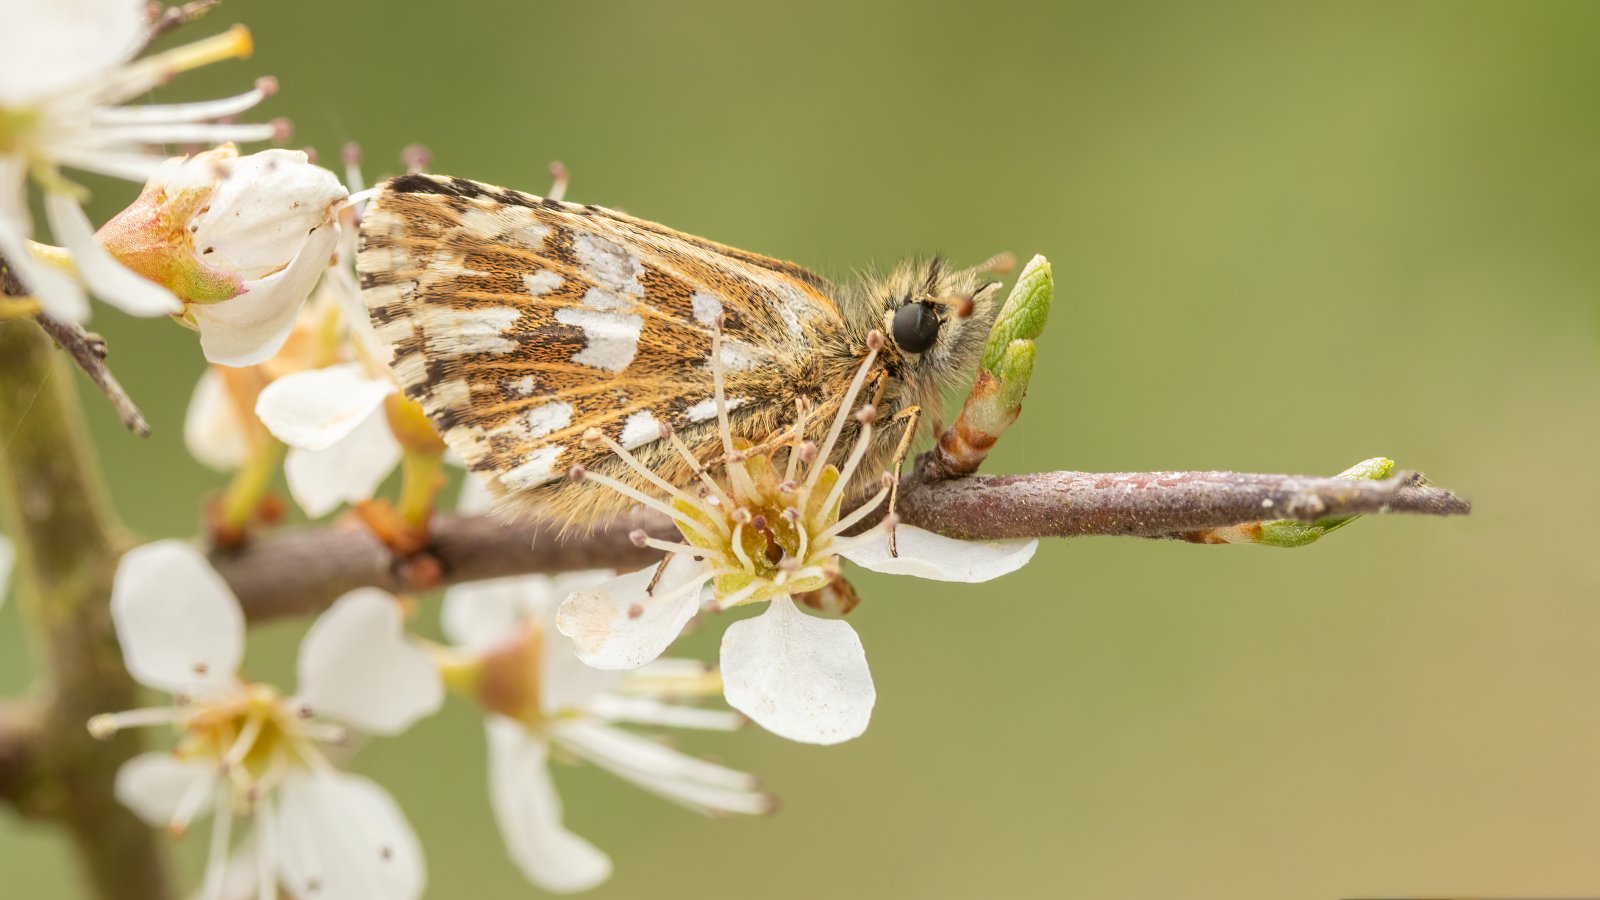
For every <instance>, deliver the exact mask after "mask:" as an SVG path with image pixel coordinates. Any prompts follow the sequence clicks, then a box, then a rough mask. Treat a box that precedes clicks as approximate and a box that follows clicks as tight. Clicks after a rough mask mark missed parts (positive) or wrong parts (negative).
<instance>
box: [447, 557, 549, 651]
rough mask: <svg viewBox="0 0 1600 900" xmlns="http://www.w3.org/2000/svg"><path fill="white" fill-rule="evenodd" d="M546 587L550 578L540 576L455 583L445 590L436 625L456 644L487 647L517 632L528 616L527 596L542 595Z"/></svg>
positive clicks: (477, 648) (475, 649) (481, 649)
mask: <svg viewBox="0 0 1600 900" xmlns="http://www.w3.org/2000/svg"><path fill="white" fill-rule="evenodd" d="M549 589H550V580H549V579H548V578H547V577H545V576H543V575H525V576H516V577H512V578H491V579H489V580H488V581H473V582H469V583H467V584H458V585H455V586H454V587H451V588H449V589H448V590H446V591H445V592H444V604H443V606H441V607H440V609H439V627H440V629H441V630H443V631H444V636H445V637H447V638H449V639H450V642H451V643H453V644H455V645H456V646H458V647H462V648H464V649H467V650H473V651H483V650H487V649H489V648H491V647H493V646H495V645H496V644H499V643H500V642H502V641H505V640H508V639H510V638H512V637H515V636H516V635H517V634H518V633H520V632H521V631H522V629H523V627H524V626H525V625H526V623H527V619H528V606H527V601H528V597H529V595H530V594H536V595H542V594H544V593H545V592H547V591H549Z"/></svg>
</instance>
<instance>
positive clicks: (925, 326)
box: [892, 303, 939, 353]
mask: <svg viewBox="0 0 1600 900" xmlns="http://www.w3.org/2000/svg"><path fill="white" fill-rule="evenodd" d="M892 331H893V332H894V342H895V344H896V345H898V346H899V347H900V349H901V350H904V351H905V352H907V353H922V352H923V351H925V350H927V349H928V348H929V347H932V346H933V342H934V341H936V340H938V339H939V317H938V316H937V315H934V312H933V307H931V306H929V305H928V304H926V303H907V304H906V305H905V306H902V307H900V309H898V310H896V311H895V314H894V327H893V329H892Z"/></svg>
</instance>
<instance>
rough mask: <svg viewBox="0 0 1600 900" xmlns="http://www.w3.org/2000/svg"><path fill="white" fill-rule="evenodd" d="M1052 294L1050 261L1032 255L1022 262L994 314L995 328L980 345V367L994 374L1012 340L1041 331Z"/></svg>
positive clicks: (1053, 281) (1052, 279)
mask: <svg viewBox="0 0 1600 900" xmlns="http://www.w3.org/2000/svg"><path fill="white" fill-rule="evenodd" d="M1054 296H1055V277H1054V275H1053V274H1052V273H1051V271H1050V261H1049V260H1047V259H1045V258H1044V257H1043V256H1039V255H1035V256H1034V257H1033V259H1030V260H1028V264H1027V265H1026V266H1023V268H1022V274H1021V275H1018V276H1017V283H1016V285H1014V286H1013V287H1012V288H1011V294H1010V296H1008V297H1006V302H1005V304H1004V305H1003V306H1001V307H1000V313H999V314H998V315H997V316H995V320H994V328H993V329H992V330H991V331H990V332H989V343H988V344H987V345H986V346H985V347H984V348H983V367H984V368H985V369H987V370H989V371H990V372H994V373H995V374H996V375H997V376H998V375H999V373H998V372H997V371H996V369H997V367H999V366H1000V365H1001V358H1002V357H1003V356H1004V355H1005V353H1006V351H1007V349H1008V348H1009V347H1010V346H1011V343H1012V342H1013V341H1018V340H1028V341H1031V340H1032V339H1034V338H1036V337H1038V336H1039V334H1040V332H1042V331H1044V323H1045V320H1046V319H1047V318H1049V316H1050V301H1051V299H1052V298H1053V297H1054Z"/></svg>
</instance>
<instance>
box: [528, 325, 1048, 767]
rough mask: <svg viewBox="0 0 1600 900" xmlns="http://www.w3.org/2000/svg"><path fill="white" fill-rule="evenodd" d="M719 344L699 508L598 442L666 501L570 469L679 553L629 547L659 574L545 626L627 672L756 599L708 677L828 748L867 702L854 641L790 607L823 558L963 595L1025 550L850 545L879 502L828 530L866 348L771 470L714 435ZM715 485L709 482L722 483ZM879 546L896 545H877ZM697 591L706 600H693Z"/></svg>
mask: <svg viewBox="0 0 1600 900" xmlns="http://www.w3.org/2000/svg"><path fill="white" fill-rule="evenodd" d="M720 337H721V335H720V332H718V333H717V334H716V335H714V337H713V345H712V350H711V360H712V366H713V369H712V372H713V376H714V385H715V392H716V396H715V400H716V405H717V419H718V424H719V427H720V430H721V434H722V442H723V447H724V450H725V453H724V457H723V460H722V462H723V465H724V467H725V472H726V478H725V479H724V480H723V481H719V480H718V479H716V478H713V477H712V476H711V475H710V474H709V473H706V474H704V475H703V477H702V479H701V481H702V482H703V485H704V487H705V490H704V491H702V492H701V493H700V494H699V495H697V494H695V493H691V492H690V491H687V490H685V489H683V488H680V487H677V486H674V485H672V484H669V483H668V482H666V481H664V480H663V479H661V478H659V477H657V476H655V475H654V474H653V473H651V472H650V471H649V470H648V469H647V468H645V467H644V466H643V465H642V464H641V463H639V462H638V461H637V460H635V459H634V458H633V456H632V455H631V454H629V453H628V451H627V450H626V449H624V448H623V447H622V446H621V445H620V444H618V443H617V442H616V441H614V440H612V439H611V438H609V437H607V436H606V435H604V434H603V433H601V432H599V431H598V430H591V432H590V433H589V434H588V435H586V436H585V440H588V441H597V442H600V443H604V444H606V445H608V446H610V448H611V449H612V451H613V452H615V453H616V454H617V455H618V456H619V457H621V458H622V459H623V460H624V461H626V462H627V463H628V464H629V465H630V466H632V467H633V468H634V470H635V471H637V472H640V473H641V474H643V475H645V477H647V478H649V479H650V480H651V481H652V482H653V483H654V484H655V486H656V487H658V488H659V489H660V490H661V491H662V492H663V493H664V494H665V495H666V496H667V499H666V500H660V499H657V498H654V497H651V496H649V495H646V494H644V493H641V492H639V491H637V490H634V489H633V488H631V487H628V486H627V485H625V484H622V483H621V482H618V481H616V480H615V479H612V478H610V477H608V476H605V475H600V474H596V473H591V472H585V471H583V470H581V469H579V470H575V471H574V472H573V473H572V475H573V476H574V477H578V478H592V479H594V480H596V481H598V482H600V483H601V484H604V485H606V486H608V487H612V488H613V489H615V490H618V491H621V492H622V493H624V494H626V495H627V496H629V497H632V498H634V499H635V500H638V501H640V502H642V503H644V504H645V505H646V506H649V507H652V508H654V509H656V510H657V511H659V512H662V513H665V514H666V515H668V516H670V517H671V518H672V519H673V521H674V523H675V524H677V526H678V530H679V532H680V533H681V534H682V536H683V541H682V542H671V541H663V540H658V539H655V538H651V537H649V536H648V535H646V534H645V533H644V532H643V531H638V532H635V533H634V540H635V541H636V542H637V543H639V544H641V545H643V546H649V547H654V548H657V549H660V550H664V551H666V552H667V553H668V554H670V556H669V557H668V558H667V560H666V561H665V562H664V563H663V565H662V566H661V567H659V569H657V568H651V569H646V570H643V571H639V572H634V573H631V574H628V575H623V576H620V577H618V578H615V579H613V580H611V581H609V582H607V583H605V584H602V585H599V586H597V587H595V588H593V589H590V590H586V591H578V592H576V593H574V594H573V595H572V596H570V597H568V598H567V599H566V601H565V602H563V604H562V606H561V610H560V614H559V617H558V620H557V621H558V625H559V627H560V629H561V632H562V633H563V634H566V635H568V636H569V637H571V638H572V639H573V640H574V641H575V642H576V644H577V647H578V656H579V657H580V658H581V659H582V660H583V661H584V662H586V663H588V664H590V665H592V666H597V667H599V668H604V669H631V668H635V667H637V666H641V665H644V664H645V663H648V662H650V661H651V660H653V659H655V658H656V657H657V656H659V655H660V654H661V653H662V652H663V651H664V650H665V649H666V648H667V646H668V645H669V644H671V643H672V641H673V640H675V639H676V638H677V636H678V633H679V632H680V631H682V629H683V627H684V625H685V624H687V623H688V621H689V619H691V618H692V617H693V616H694V615H695V614H696V613H697V612H699V611H700V609H701V608H702V606H705V605H707V603H706V597H705V595H706V594H707V593H709V594H710V595H711V603H710V604H709V608H712V609H726V608H728V607H731V606H738V605H742V604H749V603H759V602H762V601H771V603H770V606H769V607H768V609H767V610H766V612H764V613H763V614H762V615H760V616H757V617H755V618H751V619H746V620H743V621H740V622H737V623H735V624H733V625H732V626H730V627H729V628H728V630H727V632H726V633H725V634H724V636H723V640H722V677H723V681H724V684H725V686H726V697H727V700H728V703H729V705H731V706H732V707H733V708H734V709H737V710H739V711H740V712H742V713H744V714H745V715H747V716H749V717H750V718H751V719H752V720H753V721H755V722H756V723H757V724H759V725H761V726H762V727H763V728H766V729H767V730H769V731H771V732H773V733H774V734H778V735H780V736H782V737H786V738H789V739H791V740H796V741H804V742H807V743H817V744H833V743H838V742H840V741H845V740H849V739H850V738H853V737H857V736H859V735H860V734H861V733H862V732H863V731H865V730H866V727H867V723H868V721H869V720H870V718H871V715H872V707H873V705H874V704H875V703H876V701H877V692H876V689H875V688H874V686H873V683H872V674H871V671H870V670H869V669H868V667H867V661H866V654H865V652H864V651H863V649H862V647H861V640H860V638H858V637H857V636H856V633H855V629H854V628H852V627H850V625H849V624H848V623H846V622H844V621H839V620H834V621H828V620H824V619H819V618H816V617H813V616H810V615H807V614H805V613H803V612H801V611H800V609H799V608H798V607H797V606H796V605H795V604H794V601H793V600H792V599H791V598H792V597H793V596H794V595H799V594H805V593H809V592H812V591H818V590H821V589H823V588H826V587H828V586H830V585H832V584H833V583H834V582H835V580H836V579H837V578H838V577H839V563H838V557H840V556H843V557H844V558H846V559H849V560H851V561H852V562H855V563H856V564H857V565H860V566H862V567H864V568H867V569H872V570H875V571H880V572H888V573H894V574H907V575H915V576H917V577H920V578H929V579H934V580H939V581H963V582H979V581H987V580H989V579H991V578H997V577H999V576H1001V575H1004V574H1007V573H1009V572H1012V571H1015V570H1016V569H1018V568H1020V567H1021V566H1022V565H1023V564H1025V563H1026V562H1027V561H1028V560H1029V559H1030V558H1031V557H1032V556H1033V552H1034V550H1035V548H1036V547H1037V546H1038V542H1037V541H1033V540H1023V541H988V542H985V541H958V540H953V539H951V538H946V537H943V536H940V535H937V534H934V533H932V532H929V531H925V530H923V529H920V528H913V527H910V526H906V525H900V526H898V527H895V526H894V523H893V522H885V523H884V524H880V525H878V526H875V527H874V528H872V529H870V530H869V531H867V532H866V533H864V534H862V535H859V536H856V537H845V536H844V535H845V534H846V532H848V531H849V530H850V529H851V528H852V527H853V526H855V525H856V524H857V523H859V522H861V521H862V520H863V519H864V518H865V517H866V516H867V515H869V514H870V513H871V512H872V511H873V510H874V509H876V508H877V507H878V506H879V505H881V504H882V502H883V501H884V499H885V498H886V497H887V496H888V495H889V493H890V490H891V485H892V484H893V479H892V478H891V477H890V476H888V474H887V473H885V474H884V480H883V485H882V487H881V488H880V489H879V490H878V492H877V494H876V495H875V496H874V497H872V498H871V499H869V500H868V501H867V502H866V503H864V504H862V505H861V506H859V507H858V508H857V509H856V510H855V511H853V512H851V513H850V514H849V515H847V516H845V517H844V518H842V519H841V518H840V508H841V505H842V502H843V499H844V492H845V490H846V486H847V485H849V484H850V483H851V479H852V477H853V476H854V475H855V474H856V469H857V466H858V465H859V464H860V462H861V459H862V457H863V455H864V454H865V453H866V450H867V448H868V446H869V444H870V442H871V439H872V433H873V425H874V422H875V420H876V417H877V413H876V411H875V410H874V409H872V407H871V406H870V405H868V406H864V407H862V408H861V409H859V410H858V409H856V408H855V407H854V403H855V401H856V397H857V396H858V395H859V392H860V390H861V388H862V385H863V384H864V382H865V380H866V377H867V373H868V372H869V371H870V369H871V366H872V362H873V360H874V358H875V357H876V354H877V351H878V349H880V348H881V346H882V336H881V335H880V334H878V333H877V332H876V331H874V332H872V333H871V334H870V335H869V336H868V340H867V346H868V352H867V356H866V358H865V359H864V360H863V361H862V364H861V367H860V369H859V370H858V371H857V373H856V377H855V379H854V380H853V381H852V383H851V385H850V387H849V389H848V391H847V392H846V395H845V397H844V399H843V401H842V402H841V403H840V405H839V413H838V415H837V416H836V417H835V419H834V421H833V423H832V426H831V429H830V430H829V432H828V435H827V437H826V439H825V440H824V442H823V444H822V446H821V448H820V449H819V448H818V447H817V446H815V445H813V444H811V443H810V442H809V441H803V440H797V441H794V442H791V443H794V444H795V446H791V447H788V448H787V450H788V452H787V459H785V460H783V461H782V466H783V467H782V469H780V468H779V461H777V460H776V459H775V458H774V455H775V451H762V450H757V449H753V448H749V447H748V446H740V445H738V444H736V442H735V440H734V438H733V436H732V434H731V433H730V431H729V426H728V415H727V402H726V400H725V398H724V394H723V387H722V377H721V370H720V366H719V363H720V360H721V354H720V350H719V347H718V346H717V344H718V342H720ZM807 411H808V407H807V406H805V405H803V404H802V406H801V407H800V417H799V421H798V422H797V423H796V425H795V428H794V434H795V435H804V434H805V433H806V432H805V427H806V422H805V417H806V413H807ZM851 416H854V418H855V419H856V420H857V422H858V423H859V426H860V427H859V434H858V437H857V440H856V444H855V446H854V447H853V449H852V450H851V452H850V454H849V456H848V458H847V460H846V462H845V464H844V467H843V469H842V470H841V469H839V468H836V467H834V466H833V465H831V464H830V463H828V460H829V459H830V458H831V454H832V451H833V448H834V445H835V444H836V442H837V441H838V439H839V436H840V435H841V434H842V433H843V430H844V426H845V423H846V421H847V419H848V418H849V417H851ZM662 438H663V439H666V440H670V441H672V442H673V443H674V445H675V446H676V447H677V449H678V451H679V452H680V453H681V454H683V455H684V457H685V458H686V459H687V461H688V462H689V463H690V466H691V468H693V469H695V470H697V471H699V470H701V467H700V466H699V465H698V463H697V462H696V461H695V459H694V457H693V454H692V453H691V452H690V450H689V449H688V447H687V446H685V445H684V444H683V442H682V441H681V440H680V439H679V438H678V437H677V436H676V435H674V434H672V433H671V432H670V430H669V429H665V428H664V429H663V430H662ZM724 481H725V483H724ZM891 542H897V546H893V545H892V544H891ZM708 588H709V591H708Z"/></svg>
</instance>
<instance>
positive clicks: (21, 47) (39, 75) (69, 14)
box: [0, 0, 150, 106]
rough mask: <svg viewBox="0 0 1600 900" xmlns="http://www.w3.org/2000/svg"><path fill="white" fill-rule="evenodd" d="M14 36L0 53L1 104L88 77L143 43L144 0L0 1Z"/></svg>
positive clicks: (114, 64) (105, 69)
mask: <svg viewBox="0 0 1600 900" xmlns="http://www.w3.org/2000/svg"><path fill="white" fill-rule="evenodd" d="M0 22H5V23H6V32H7V34H9V35H13V36H15V38H16V39H14V40H11V41H8V42H7V43H8V46H7V47H6V52H5V53H3V54H0V106H23V105H26V104H28V103H31V102H34V101H37V100H41V99H44V98H47V97H50V96H51V95H54V94H58V93H60V92H62V91H65V90H67V89H69V88H73V87H78V86H80V85H82V84H84V83H86V82H92V81H94V80H96V79H98V78H100V77H101V76H103V75H105V74H106V73H107V72H109V71H110V70H111V69H113V68H115V67H117V66H118V65H121V64H122V63H124V62H126V61H127V60H129V59H132V58H133V55H134V54H135V53H137V52H138V51H139V48H140V47H142V46H144V41H145V36H146V35H147V34H148V33H149V31H150V24H149V20H148V19H147V18H146V15H145V3H144V0H49V2H43V3H41V2H39V0H0Z"/></svg>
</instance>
